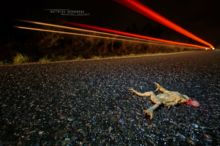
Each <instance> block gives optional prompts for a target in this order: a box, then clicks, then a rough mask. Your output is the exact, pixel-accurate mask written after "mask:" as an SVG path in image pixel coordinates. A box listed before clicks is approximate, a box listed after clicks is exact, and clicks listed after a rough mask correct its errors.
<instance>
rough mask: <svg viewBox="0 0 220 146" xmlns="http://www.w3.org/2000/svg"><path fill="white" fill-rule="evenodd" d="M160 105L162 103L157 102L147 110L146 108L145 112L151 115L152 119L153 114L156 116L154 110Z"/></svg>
mask: <svg viewBox="0 0 220 146" xmlns="http://www.w3.org/2000/svg"><path fill="white" fill-rule="evenodd" d="M160 105H161V103H157V104H155V105H153V106H151V107H150V108H148V109H147V110H144V114H145V115H147V116H149V117H150V119H152V118H153V116H154V113H153V112H154V110H155V109H157V108H158V107H159V106H160Z"/></svg>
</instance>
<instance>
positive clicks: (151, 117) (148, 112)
mask: <svg viewBox="0 0 220 146" xmlns="http://www.w3.org/2000/svg"><path fill="white" fill-rule="evenodd" d="M144 114H145V116H148V117H149V118H150V120H151V119H153V116H154V114H153V111H149V110H144Z"/></svg>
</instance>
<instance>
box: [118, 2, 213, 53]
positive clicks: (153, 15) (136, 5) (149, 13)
mask: <svg viewBox="0 0 220 146" xmlns="http://www.w3.org/2000/svg"><path fill="white" fill-rule="evenodd" d="M116 1H117V2H119V3H120V4H122V5H124V6H126V7H128V8H130V9H132V10H134V11H135V12H137V13H139V14H142V15H143V16H145V17H148V18H149V19H151V20H153V21H155V22H158V23H160V24H162V25H164V26H166V27H168V28H170V29H172V30H174V31H176V32H178V33H180V34H182V35H184V36H186V37H188V38H191V39H192V40H194V41H197V42H199V43H201V44H204V45H206V46H207V47H209V48H210V49H213V50H214V47H213V45H211V44H210V43H208V42H206V41H205V40H203V39H201V38H199V37H198V36H196V35H194V34H192V33H191V32H189V31H187V30H185V29H184V28H182V27H180V26H178V25H177V24H175V23H173V22H172V21H170V20H168V19H167V18H165V17H163V16H161V15H160V14H158V13H157V12H155V11H153V10H152V9H151V8H149V7H147V6H146V5H143V4H141V3H140V2H139V1H138V0H116Z"/></svg>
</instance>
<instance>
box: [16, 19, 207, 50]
mask: <svg viewBox="0 0 220 146" xmlns="http://www.w3.org/2000/svg"><path fill="white" fill-rule="evenodd" d="M20 21H22V22H25V23H30V24H34V25H40V26H47V27H54V28H59V29H66V30H70V31H77V32H67V31H57V30H51V28H50V29H42V28H36V27H35V28H33V27H23V26H16V27H17V28H20V29H26V30H34V31H43V32H51V33H59V34H68V35H76V36H84V37H95V38H101V39H111V40H118V41H127V42H136V43H157V44H158V43H161V45H180V46H185V47H191V48H199V49H205V47H204V46H199V45H194V44H188V43H181V42H174V41H169V40H163V39H157V38H153V37H147V36H142V35H137V34H132V33H128V32H122V31H118V30H111V29H107V28H101V27H95V26H90V25H86V24H79V23H68V24H72V25H78V27H80V26H81V27H84V28H89V29H90V30H88V29H82V28H78V27H69V26H65V25H57V24H51V23H46V22H38V21H29V20H20ZM91 29H93V30H91ZM94 29H95V30H96V31H95V30H94ZM97 30H98V31H97ZM103 31H104V32H103Z"/></svg>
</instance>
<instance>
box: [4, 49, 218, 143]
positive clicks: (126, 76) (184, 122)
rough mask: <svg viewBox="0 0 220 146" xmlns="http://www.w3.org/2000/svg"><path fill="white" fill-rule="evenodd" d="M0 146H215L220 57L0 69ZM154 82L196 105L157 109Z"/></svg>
mask: <svg viewBox="0 0 220 146" xmlns="http://www.w3.org/2000/svg"><path fill="white" fill-rule="evenodd" d="M0 81H1V82H0V146H8V145H11V146H13V145H18V146H20V145H28V146H41V145H44V146H47V145H48V146H56V145H57V146H61V145H66V146H75V145H76V146H77V145H83V146H90V145H91V146H93V145H94V146H103V145H106V146H108V145H113V146H115V145H118V146H119V145H123V146H124V145H131V146H133V145H134V146H145V145H149V146H151V145H152V146H156V145H159V146H163V145H168V146H172V145H173V146H180V145H188V146H189V145H199V146H203V145H205V146H212V145H215V146H216V145H220V51H215V52H209V51H207V52H205V51H204V52H203V51H196V52H186V53H180V54H175V55H174V54H173V55H160V56H146V57H138V58H124V59H107V60H94V61H75V62H63V63H52V64H29V65H18V66H1V67H0ZM153 82H158V83H160V84H161V85H163V86H164V87H166V88H167V89H170V90H177V91H179V92H181V93H184V94H186V95H188V96H190V97H193V98H195V99H197V100H198V101H199V102H200V104H201V106H200V107H199V108H193V107H189V106H187V105H179V106H175V107H172V108H170V109H168V108H166V107H163V106H162V107H160V108H159V109H158V110H156V111H155V114H154V119H153V120H152V121H149V120H148V119H146V118H145V116H144V114H143V109H146V108H148V107H149V106H151V105H152V104H151V103H150V102H149V100H148V98H140V97H137V96H134V95H132V94H130V93H129V92H128V88H130V87H133V88H135V89H136V90H139V91H143V92H144V91H148V90H154V89H155V88H154V84H153Z"/></svg>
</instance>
